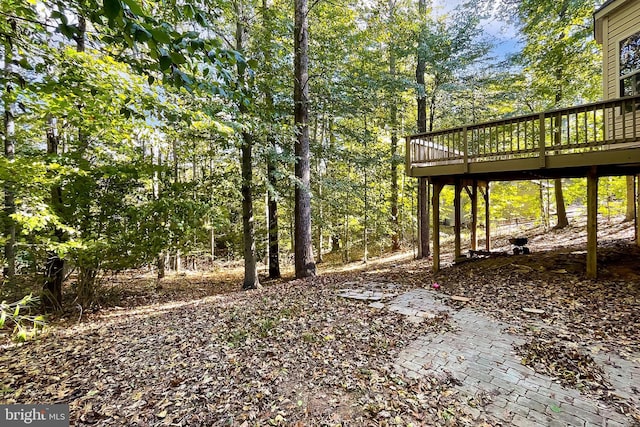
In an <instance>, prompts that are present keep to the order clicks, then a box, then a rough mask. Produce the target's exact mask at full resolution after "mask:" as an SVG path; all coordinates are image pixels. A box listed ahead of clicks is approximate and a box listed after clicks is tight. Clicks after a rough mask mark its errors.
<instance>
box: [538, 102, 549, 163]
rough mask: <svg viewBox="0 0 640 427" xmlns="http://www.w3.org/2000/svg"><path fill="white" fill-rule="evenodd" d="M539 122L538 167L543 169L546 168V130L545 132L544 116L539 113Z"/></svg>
mask: <svg viewBox="0 0 640 427" xmlns="http://www.w3.org/2000/svg"><path fill="white" fill-rule="evenodd" d="M539 117H540V118H539V120H540V140H539V141H538V144H539V147H538V148H539V149H540V167H541V168H545V167H547V153H546V150H547V147H546V141H545V139H546V130H545V123H544V120H545V116H544V113H540V116H539Z"/></svg>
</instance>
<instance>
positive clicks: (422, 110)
mask: <svg viewBox="0 0 640 427" xmlns="http://www.w3.org/2000/svg"><path fill="white" fill-rule="evenodd" d="M418 14H419V15H420V19H421V20H422V19H424V18H425V17H426V14H427V2H426V0H418ZM422 25H424V23H422ZM424 36H425V34H424V33H423V34H421V35H420V39H421V40H419V42H418V52H417V64H416V84H417V86H418V89H417V91H418V92H417V95H416V104H417V109H418V112H417V113H418V118H417V127H418V133H421V132H426V131H427V93H426V88H425V79H424V74H425V72H426V69H427V61H426V59H425V55H424V52H422V49H423V46H422V38H423V37H424ZM431 126H433V120H431ZM406 155H409V153H406ZM429 235H430V224H429V183H428V182H427V180H426V178H418V259H420V258H426V257H428V256H429V237H430V236H429Z"/></svg>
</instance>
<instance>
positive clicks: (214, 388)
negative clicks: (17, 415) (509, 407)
mask: <svg viewBox="0 0 640 427" xmlns="http://www.w3.org/2000/svg"><path fill="white" fill-rule="evenodd" d="M513 232H514V233H519V234H518V235H526V236H527V237H528V238H529V247H530V249H531V251H532V253H531V254H530V255H517V256H516V255H503V256H495V257H489V258H486V259H476V260H470V261H468V262H465V263H461V264H459V265H450V264H449V265H446V266H445V268H443V269H442V270H441V271H440V272H439V273H438V274H437V275H436V276H435V277H434V275H433V274H432V272H431V262H430V260H428V259H427V260H417V261H416V260H413V256H412V254H411V253H410V252H402V253H395V254H390V255H388V256H386V257H380V258H378V259H374V260H372V261H371V262H369V263H368V264H366V265H365V264H362V263H351V264H348V265H346V266H339V265H332V264H331V263H330V262H326V263H325V264H321V266H323V265H324V267H321V269H320V274H319V275H318V276H317V277H313V278H310V279H306V280H293V279H291V278H290V276H291V274H285V279H282V280H278V281H272V282H269V281H267V280H266V279H265V280H263V284H264V286H263V288H262V289H259V290H252V291H244V292H243V291H240V290H239V289H240V284H241V282H242V271H241V269H228V270H217V271H214V272H209V273H194V272H187V273H183V274H180V275H172V276H171V277H168V278H166V279H164V280H163V281H162V282H161V283H160V285H158V284H156V282H155V281H154V279H153V275H152V274H151V273H145V272H129V273H126V274H125V273H123V274H121V275H118V276H113V277H111V278H106V279H107V280H105V283H104V285H103V290H104V291H105V292H106V294H107V295H108V296H109V298H103V300H102V301H103V302H102V307H101V308H100V309H99V310H96V311H93V312H85V313H81V312H80V311H79V310H77V309H76V310H75V311H73V310H70V311H68V312H67V313H65V314H64V316H62V317H60V318H58V319H53V320H52V322H51V323H50V325H49V327H48V328H47V330H46V331H45V333H44V335H42V336H41V338H40V339H38V340H36V341H32V342H27V343H23V344H14V343H10V342H8V341H7V342H5V344H4V345H3V346H2V347H1V349H0V362H1V363H0V389H1V393H2V394H1V397H0V402H2V403H69V404H70V408H71V421H72V424H73V425H104V426H109V425H113V426H119V425H125V424H126V425H138V426H147V425H182V426H198V425H201V426H217V425H238V426H249V425H299V426H302V425H354V426H356V425H411V423H412V424H413V425H416V426H417V425H495V420H493V419H492V418H491V417H490V416H488V415H480V416H479V417H478V416H472V415H471V414H470V413H469V412H468V411H466V410H465V408H466V407H468V405H470V404H471V405H476V406H478V407H480V406H481V405H482V402H469V401H467V400H465V399H464V398H463V397H462V396H461V395H460V394H459V393H457V392H456V390H455V389H454V388H453V385H454V384H453V383H454V382H455V380H445V381H444V382H443V381H441V380H440V381H439V380H436V379H430V378H427V379H422V380H408V379H405V378H402V377H401V376H400V375H398V374H397V373H396V372H394V370H393V368H392V364H393V361H394V358H395V357H396V356H397V354H398V352H399V351H400V350H402V349H403V348H405V347H406V346H407V345H408V344H409V343H411V342H412V340H414V339H415V338H417V337H418V336H420V335H424V334H427V333H437V332H439V331H447V330H450V328H451V325H450V322H449V321H448V319H447V317H446V315H441V316H438V317H436V318H435V319H431V320H426V319H425V320H423V321H422V322H421V323H418V324H416V323H413V322H411V321H409V320H408V319H407V318H406V317H404V316H402V315H400V314H397V313H393V312H391V311H388V310H384V309H383V310H379V309H375V308H371V307H369V305H368V304H367V303H364V302H362V301H354V300H349V299H344V298H341V297H339V296H338V293H339V290H340V289H342V288H344V287H346V286H353V283H362V284H366V283H369V282H371V283H381V284H393V285H395V286H396V289H397V291H398V292H403V291H408V290H411V289H416V288H428V289H432V291H433V292H436V293H440V294H444V295H458V296H464V297H467V298H469V299H470V300H469V301H468V302H467V303H466V307H467V308H469V307H470V308H472V309H473V310H476V311H479V312H482V313H484V314H486V315H488V316H490V317H493V318H496V319H499V320H503V321H505V322H507V323H509V324H510V325H512V332H513V333H516V334H518V335H521V336H525V337H527V338H528V339H530V343H531V344H532V345H530V346H529V347H528V348H527V350H528V351H530V352H533V353H535V355H536V356H537V360H539V361H542V363H543V364H544V362H545V361H550V360H552V359H553V360H554V361H555V362H556V363H554V364H553V369H549V370H547V372H545V373H546V374H548V375H551V376H552V377H554V378H555V379H556V380H557V381H558V382H561V383H563V384H565V385H567V386H572V387H575V388H579V389H580V390H581V392H583V393H585V394H590V395H592V396H593V397H595V398H599V399H602V400H605V401H607V402H608V403H610V404H612V405H613V406H614V407H616V408H617V409H618V410H620V411H621V412H624V413H625V414H628V415H629V417H630V420H632V419H633V416H635V417H638V414H639V412H638V408H637V407H634V406H633V405H632V404H631V403H630V402H628V401H624V400H623V399H620V398H618V397H616V396H612V395H611V394H610V393H608V390H609V388H608V385H607V384H606V381H604V380H603V379H602V378H601V377H599V376H598V375H597V372H596V373H594V372H593V370H594V369H596V368H594V366H592V363H591V362H592V361H591V362H590V361H589V360H588V359H589V358H588V357H584V353H580V352H578V351H576V352H571V351H568V350H567V349H579V348H588V349H589V350H590V351H592V352H593V351H595V352H598V351H601V352H613V353H616V354H618V355H619V356H620V357H622V358H624V359H627V360H634V361H636V362H637V361H638V358H640V329H638V328H637V325H638V324H640V262H638V259H639V257H640V248H638V247H637V246H635V245H634V244H633V226H632V224H631V223H622V222H620V221H619V220H617V219H614V220H612V221H611V222H609V223H607V224H601V227H600V232H599V239H600V242H599V243H600V246H599V252H598V260H599V279H598V280H587V279H586V278H585V274H584V266H585V258H586V252H585V244H584V235H585V233H584V225H583V224H578V225H573V226H570V227H569V228H567V229H563V230H559V231H553V230H552V231H547V232H545V231H544V230H541V229H529V230H520V231H513ZM508 237H509V234H508V233H503V234H502V235H501V236H499V237H498V238H496V239H495V240H494V241H493V243H494V248H495V250H497V251H507V250H509V249H510V246H509V244H508V241H507V239H508ZM445 249H447V251H449V252H447V253H446V254H445V256H444V259H445V264H446V261H447V260H448V259H449V260H450V259H451V258H452V257H451V254H450V251H451V248H450V247H449V246H447V247H446V248H445ZM326 259H328V260H330V259H331V257H330V256H329V257H326ZM435 282H437V283H438V284H439V285H440V287H439V288H438V289H437V290H435V289H434V288H433V283H435ZM349 284H351V285H349ZM444 295H443V298H444ZM448 301H449V300H448ZM451 303H452V304H454V303H453V302H451ZM524 307H535V308H536V309H537V310H540V311H541V312H539V313H537V314H532V313H529V312H525V311H523V308H524ZM559 349H560V352H561V356H562V357H559V356H558V351H559ZM558 360H560V362H559V363H558ZM549 366H551V364H550V363H549ZM536 369H542V370H544V369H545V367H544V366H542V367H536ZM569 377H570V378H573V379H574V382H573V383H568V384H567V378H569ZM585 378H588V379H589V380H588V381H587V380H584V379H585ZM598 378H600V380H598ZM599 381H600V382H599Z"/></svg>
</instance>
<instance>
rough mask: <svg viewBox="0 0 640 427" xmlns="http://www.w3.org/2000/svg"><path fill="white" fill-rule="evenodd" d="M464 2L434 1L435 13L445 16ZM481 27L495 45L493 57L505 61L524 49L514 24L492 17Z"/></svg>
mask: <svg viewBox="0 0 640 427" xmlns="http://www.w3.org/2000/svg"><path fill="white" fill-rule="evenodd" d="M463 2H464V1H463V0H432V6H433V12H434V14H435V15H437V16H440V15H444V14H447V13H450V12H451V11H452V10H453V9H455V8H456V7H457V6H458V5H460V4H461V3H463ZM496 4H498V2H496ZM494 15H495V14H494ZM481 26H482V28H483V29H484V32H485V35H486V37H487V38H488V39H489V41H491V42H492V43H493V45H494V47H493V49H492V50H491V54H492V55H493V56H496V57H498V58H500V59H504V58H505V57H506V56H508V55H510V54H513V53H516V52H518V51H519V50H520V49H521V48H522V46H520V45H519V41H518V30H517V29H516V27H515V26H514V25H513V24H511V23H509V22H505V21H503V20H501V19H500V18H497V17H491V18H489V19H483V20H482V22H481Z"/></svg>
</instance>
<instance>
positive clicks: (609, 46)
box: [602, 0, 640, 99]
mask: <svg viewBox="0 0 640 427" xmlns="http://www.w3.org/2000/svg"><path fill="white" fill-rule="evenodd" d="M610 8H611V12H609V13H608V14H607V15H606V16H604V17H603V18H602V52H603V61H604V62H603V64H604V67H603V73H604V76H603V77H604V78H603V79H602V81H603V86H604V87H603V95H604V99H612V98H618V97H620V79H619V76H620V64H619V59H618V57H619V52H618V49H619V46H620V42H621V41H622V40H624V39H625V38H627V37H629V36H630V35H632V34H635V33H637V32H638V31H640V1H638V0H627V1H624V0H617V1H614V2H613V3H612V4H611V6H610ZM603 12H605V11H604V10H603Z"/></svg>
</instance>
